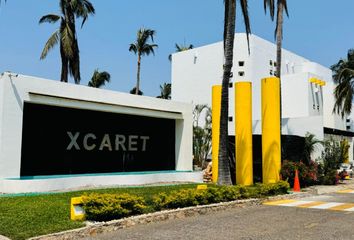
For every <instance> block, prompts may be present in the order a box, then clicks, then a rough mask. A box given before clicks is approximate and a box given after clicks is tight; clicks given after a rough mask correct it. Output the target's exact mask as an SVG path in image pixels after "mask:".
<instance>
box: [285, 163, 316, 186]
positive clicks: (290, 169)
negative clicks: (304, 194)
mask: <svg viewBox="0 0 354 240" xmlns="http://www.w3.org/2000/svg"><path fill="white" fill-rule="evenodd" d="M296 169H297V170H298V172H299V180H300V185H301V186H303V187H307V186H311V185H315V184H316V183H317V182H318V164H317V163H316V162H314V161H310V163H309V164H308V165H306V164H304V163H303V162H292V161H287V160H285V161H283V164H282V168H281V170H280V174H281V176H282V178H283V179H285V180H287V181H288V182H289V183H290V185H291V186H292V185H293V183H294V178H295V170H296Z"/></svg>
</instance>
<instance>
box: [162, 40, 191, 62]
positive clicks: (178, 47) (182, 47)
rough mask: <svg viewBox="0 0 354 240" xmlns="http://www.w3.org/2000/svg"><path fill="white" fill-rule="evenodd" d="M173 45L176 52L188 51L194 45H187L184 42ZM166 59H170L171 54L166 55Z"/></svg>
mask: <svg viewBox="0 0 354 240" xmlns="http://www.w3.org/2000/svg"><path fill="white" fill-rule="evenodd" d="M175 47H176V51H175V52H176V53H177V52H184V51H188V50H191V49H193V48H194V46H193V45H192V44H189V45H188V46H187V45H186V44H183V45H178V44H177V43H176V45H175ZM168 60H170V61H172V54H170V55H168Z"/></svg>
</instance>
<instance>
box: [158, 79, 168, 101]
mask: <svg viewBox="0 0 354 240" xmlns="http://www.w3.org/2000/svg"><path fill="white" fill-rule="evenodd" d="M157 98H162V99H171V83H164V84H163V85H160V96H157Z"/></svg>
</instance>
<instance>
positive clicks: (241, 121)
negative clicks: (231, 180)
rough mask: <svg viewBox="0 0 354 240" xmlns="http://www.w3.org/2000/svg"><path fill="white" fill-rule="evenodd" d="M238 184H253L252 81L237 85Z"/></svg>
mask: <svg viewBox="0 0 354 240" xmlns="http://www.w3.org/2000/svg"><path fill="white" fill-rule="evenodd" d="M235 143H236V145H235V150H236V184H240V185H252V184H253V156H252V151H253V149H252V83H250V82H238V83H236V87H235Z"/></svg>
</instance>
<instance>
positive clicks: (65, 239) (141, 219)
mask: <svg viewBox="0 0 354 240" xmlns="http://www.w3.org/2000/svg"><path fill="white" fill-rule="evenodd" d="M307 196H312V194H310V193H296V194H286V195H279V196H274V197H268V198H262V199H247V200H237V201H232V202H223V203H215V204H209V205H201V206H194V207H186V208H179V209H173V210H164V211H160V212H154V213H149V214H143V215H138V216H132V217H128V218H123V219H119V220H113V221H109V222H103V223H102V222H99V223H88V226H86V227H82V228H78V229H73V230H68V231H64V232H59V233H53V234H49V235H43V236H38V237H33V238H30V240H74V239H78V238H86V237H91V236H96V235H97V234H101V233H108V232H113V231H117V230H119V229H124V228H128V227H132V226H135V225H138V224H147V223H154V222H162V221H166V220H172V219H182V218H186V217H193V216H200V215H205V214H207V213H211V212H217V211H222V210H226V209H230V208H242V207H245V206H257V205H260V204H262V203H263V202H264V201H269V200H281V199H295V198H301V197H307ZM0 240H2V239H0Z"/></svg>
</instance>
